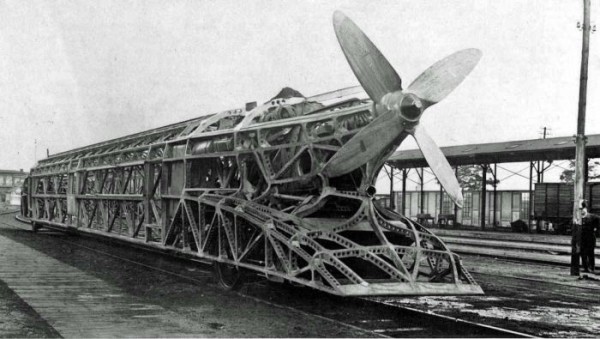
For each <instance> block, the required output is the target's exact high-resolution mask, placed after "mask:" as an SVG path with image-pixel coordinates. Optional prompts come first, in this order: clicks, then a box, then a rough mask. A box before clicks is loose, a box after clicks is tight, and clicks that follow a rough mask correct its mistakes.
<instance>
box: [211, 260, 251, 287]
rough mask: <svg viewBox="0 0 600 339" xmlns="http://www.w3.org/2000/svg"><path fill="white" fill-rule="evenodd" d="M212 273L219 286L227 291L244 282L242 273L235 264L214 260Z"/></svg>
mask: <svg viewBox="0 0 600 339" xmlns="http://www.w3.org/2000/svg"><path fill="white" fill-rule="evenodd" d="M213 274H214V276H215V278H216V279H217V283H218V284H219V286H221V287H222V288H223V289H225V290H228V291H235V290H237V289H239V288H240V287H241V286H242V285H243V284H244V274H243V273H242V271H241V270H240V268H239V267H236V266H235V265H231V264H226V263H222V262H218V261H215V262H214V264H213Z"/></svg>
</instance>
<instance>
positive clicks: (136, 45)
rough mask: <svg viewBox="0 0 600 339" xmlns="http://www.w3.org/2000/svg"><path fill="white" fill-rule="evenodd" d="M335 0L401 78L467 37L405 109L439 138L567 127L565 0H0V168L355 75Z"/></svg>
mask: <svg viewBox="0 0 600 339" xmlns="http://www.w3.org/2000/svg"><path fill="white" fill-rule="evenodd" d="M597 5H598V3H596V2H593V3H592V24H594V23H595V22H596V18H598V15H599V14H597V13H598V12H599V11H600V7H597ZM335 10H342V11H343V12H344V13H345V14H346V15H347V16H349V17H350V18H351V19H353V20H354V21H355V22H356V23H357V24H358V26H359V27H361V28H362V29H363V31H365V33H366V34H367V35H368V36H369V37H370V38H371V40H372V41H373V42H374V43H375V44H376V45H377V46H378V48H379V49H380V50H381V51H382V53H383V54H384V55H385V56H386V57H387V59H388V60H389V61H390V63H391V64H392V65H393V66H394V68H395V69H396V70H397V72H398V74H399V75H400V76H401V77H402V79H403V82H404V84H406V85H408V84H409V83H410V82H411V81H412V80H413V79H414V78H416V77H417V76H418V75H419V74H420V73H421V72H422V71H424V70H425V69H426V68H427V67H429V66H430V65H431V64H433V63H434V62H436V61H437V60H439V59H441V58H443V57H445V56H447V55H449V54H451V53H454V52H455V51H458V50H460V49H464V48H478V49H480V50H481V51H482V52H483V58H482V59H481V62H480V63H479V64H478V65H477V67H476V68H475V70H474V71H473V73H471V75H470V76H469V77H468V78H467V79H466V80H465V82H464V83H462V84H461V85H460V86H459V87H458V88H457V89H456V90H455V91H454V92H453V93H452V94H450V95H449V96H448V97H447V98H446V99H445V100H443V101H442V102H441V103H439V104H438V105H436V106H434V107H431V108H430V109H428V110H427V112H426V113H425V114H424V116H423V117H422V119H421V124H423V125H425V127H426V128H427V130H428V131H429V133H430V135H432V136H433V138H434V140H435V141H436V142H437V143H438V145H439V146H451V145H459V144H468V143H484V142H497V141H509V140H521V139H534V138H539V137H540V134H539V133H540V130H541V128H542V127H544V126H545V127H547V128H548V129H549V131H550V136H551V137H552V136H556V137H558V136H569V135H573V134H575V132H576V119H577V103H578V91H579V69H580V61H581V31H580V30H578V29H577V22H578V21H582V12H583V10H582V1H581V0H579V1H577V0H510V1H497V0H490V1H485V0H471V1H466V0H465V1H463V0H456V1H428V0H419V1H417V0H410V1H409V0H393V1H341V0H334V1H308V0H306V1H275V0H269V1H268V0H262V1H258V0H257V1H242V0H229V1H216V0H209V1H206V0H204V1H203V0H189V1H186V0H173V1H163V0H160V1H155V0H146V1H141V0H140V1H136V0H131V1H126V0H112V1H111V0H103V1H96V0H78V1H61V0H57V1H36V0H33V1H19V0H17V1H12V0H8V1H6V0H0V127H1V129H0V133H1V134H0V138H1V141H2V142H1V143H0V155H1V156H0V168H2V169H19V168H23V169H25V170H28V169H29V168H31V167H32V166H34V164H35V161H36V160H39V159H41V158H44V157H45V155H46V149H49V151H50V153H51V154H52V153H57V152H61V151H66V150H69V149H72V148H75V147H80V146H84V145H87V144H91V143H95V142H99V141H103V140H107V139H110V138H115V137H120V136H124V135H127V134H130V133H135V132H139V131H143V130H146V129H149V128H154V127H159V126H162V125H166V124H169V123H174V122H178V121H182V120H186V119H190V118H193V117H197V116H200V115H203V114H209V113H213V112H218V111H222V110H226V109H230V108H236V107H242V106H243V105H244V104H245V103H246V102H251V101H258V102H264V101H266V100H268V99H269V98H271V97H272V96H274V95H275V94H277V92H279V90H280V89H281V88H282V87H285V86H290V87H293V88H295V89H297V90H299V91H300V92H302V93H303V94H304V95H306V96H310V95H314V94H318V93H322V92H327V91H331V90H335V89H338V88H343V87H348V86H353V85H357V84H358V81H357V80H356V79H355V77H354V75H353V73H352V71H351V70H350V68H349V66H348V64H347V63H346V60H345V58H344V56H343V54H342V52H341V50H340V48H339V45H338V42H337V40H336V37H335V33H334V31H333V26H332V22H331V21H332V19H331V18H332V14H333V12H334V11H335ZM599 34H600V32H598V33H595V34H592V35H591V43H590V45H591V49H590V59H589V83H588V94H589V95H588V106H587V120H586V122H587V127H586V133H588V134H595V133H600V114H599V113H600V96H597V95H594V93H598V91H599V90H600V88H599V87H600V82H599V81H598V76H600V53H599V52H598V51H599V49H598V48H597V44H598V43H599V39H598V36H599ZM415 147H416V144H415V143H414V142H412V141H407V142H405V143H404V144H403V145H402V146H401V149H410V148H415ZM510 166H513V167H515V166H516V167H515V168H514V169H515V170H519V169H521V168H522V167H524V166H523V165H522V164H521V165H518V164H517V165H506V166H505V167H510ZM527 172H528V171H526V172H522V173H523V174H525V175H527V174H528V173H527ZM514 177H518V176H514ZM514 177H513V178H514ZM525 182H526V181H525ZM382 185H383V184H382ZM519 185H520V184H519ZM384 186H385V185H383V186H382V187H384ZM509 186H510V185H509ZM509 186H506V187H509ZM384 189H385V188H384Z"/></svg>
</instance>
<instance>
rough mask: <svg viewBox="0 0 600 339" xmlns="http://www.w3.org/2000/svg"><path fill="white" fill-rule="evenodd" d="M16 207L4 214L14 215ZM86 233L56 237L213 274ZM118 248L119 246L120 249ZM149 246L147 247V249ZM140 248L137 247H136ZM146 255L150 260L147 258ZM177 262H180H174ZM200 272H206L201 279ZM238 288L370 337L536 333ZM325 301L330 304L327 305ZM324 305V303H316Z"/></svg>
mask: <svg viewBox="0 0 600 339" xmlns="http://www.w3.org/2000/svg"><path fill="white" fill-rule="evenodd" d="M11 213H15V212H8V213H0V215H2V214H11ZM16 219H17V220H18V221H20V222H22V223H28V221H27V220H26V219H24V218H20V217H19V216H16ZM0 223H1V224H2V225H4V226H8V227H11V228H13V229H19V230H23V228H21V227H18V226H15V225H12V224H10V223H6V222H0ZM82 235H84V237H76V238H73V237H69V238H64V237H53V238H52V240H53V241H59V242H61V243H63V244H67V245H68V246H73V247H77V248H80V249H83V250H86V251H91V252H93V253H96V254H100V255H103V256H108V257H111V258H114V259H118V260H121V261H123V262H126V263H127V264H131V265H138V266H142V267H144V268H146V269H150V270H153V271H156V272H159V273H161V274H164V275H168V276H171V277H173V278H175V279H184V280H186V281H189V282H192V283H194V284H206V278H207V277H208V276H209V275H210V274H211V270H210V267H209V266H207V265H205V264H204V263H200V265H197V269H196V270H195V272H194V276H191V275H190V274H189V272H188V271H187V270H186V268H185V265H186V264H187V265H189V261H187V260H186V261H182V260H181V258H180V257H179V256H164V253H162V254H161V253H156V252H157V251H152V250H151V251H149V255H161V257H168V258H170V259H172V262H170V265H169V268H164V267H162V266H161V265H160V264H157V262H158V261H157V260H152V259H151V258H148V256H140V255H139V254H136V253H132V251H131V248H130V246H121V247H119V246H118V244H114V243H113V242H112V240H111V241H110V242H107V241H105V239H102V238H99V239H100V240H103V241H100V242H98V241H89V239H87V238H97V237H94V236H89V235H87V234H82ZM116 247H118V250H116V249H115V248H116ZM143 249H144V250H147V249H146V248H143ZM135 252H137V251H135ZM144 259H146V260H144ZM173 263H176V264H173ZM200 277H204V279H201V278H200ZM233 293H237V295H239V296H240V297H243V298H250V299H252V300H254V301H256V302H258V303H263V304H267V305H269V306H271V307H274V308H281V309H288V310H291V311H293V312H298V313H300V314H304V315H307V316H312V317H316V318H319V319H322V320H325V321H328V322H331V323H333V324H335V325H337V326H344V327H347V328H351V329H354V330H358V331H361V332H362V333H364V334H365V336H376V337H449V336H461V337H462V336H464V337H531V336H530V335H528V334H525V333H521V332H516V331H512V330H508V329H504V328H500V327H495V326H490V325H487V324H483V323H478V322H473V321H467V320H463V319H459V318H454V317H449V316H445V315H440V314H436V313H433V312H429V311H423V310H419V309H415V308H411V307H404V306H399V305H390V304H388V303H383V302H380V301H374V300H370V299H369V298H344V297H338V296H332V295H329V294H326V293H323V292H319V291H315V290H312V289H308V288H302V287H290V286H289V285H287V284H272V283H270V282H267V281H265V280H263V279H255V278H253V277H249V283H247V284H246V286H245V287H244V288H242V289H241V290H240V291H237V292H233ZM324 304H325V305H324ZM315 305H318V306H315Z"/></svg>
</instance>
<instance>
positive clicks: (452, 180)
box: [413, 125, 463, 207]
mask: <svg viewBox="0 0 600 339" xmlns="http://www.w3.org/2000/svg"><path fill="white" fill-rule="evenodd" d="M413 136H414V137H415V140H416V141H417V144H418V145H419V148H420V149H421V152H422V153H423V156H424V157H425V160H427V164H429V168H431V170H432V171H433V174H435V176H436V177H437V179H438V180H439V181H440V183H441V184H442V187H444V189H445V190H446V193H448V196H450V199H452V201H454V203H455V204H457V205H458V206H459V207H462V206H463V196H462V190H461V188H460V185H459V184H458V180H457V179H456V176H455V175H454V171H453V170H452V167H450V164H449V163H448V160H447V159H446V157H445V156H444V153H442V150H440V148H439V147H438V146H437V145H436V144H435V142H434V141H433V139H431V137H430V136H429V134H427V132H426V131H425V129H424V128H423V126H421V125H417V126H415V131H414V132H413Z"/></svg>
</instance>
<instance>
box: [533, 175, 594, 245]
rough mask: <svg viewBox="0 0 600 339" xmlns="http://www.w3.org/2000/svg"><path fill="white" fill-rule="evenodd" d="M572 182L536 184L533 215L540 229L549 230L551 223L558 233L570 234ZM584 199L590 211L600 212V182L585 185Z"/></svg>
mask: <svg viewBox="0 0 600 339" xmlns="http://www.w3.org/2000/svg"><path fill="white" fill-rule="evenodd" d="M573 192H574V188H573V184H572V183H565V182H560V183H537V184H535V191H534V195H533V198H534V203H533V217H534V220H535V221H536V225H537V229H538V231H541V230H548V226H549V224H550V223H551V224H552V229H554V231H555V232H556V233H560V234H569V233H570V229H571V223H572V218H573V195H574V193H573ZM584 199H585V201H586V202H587V205H588V211H589V212H590V213H598V214H600V182H590V183H587V184H586V186H585V192H584Z"/></svg>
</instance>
